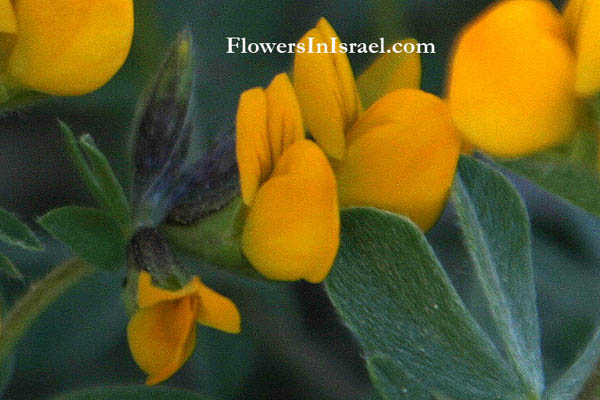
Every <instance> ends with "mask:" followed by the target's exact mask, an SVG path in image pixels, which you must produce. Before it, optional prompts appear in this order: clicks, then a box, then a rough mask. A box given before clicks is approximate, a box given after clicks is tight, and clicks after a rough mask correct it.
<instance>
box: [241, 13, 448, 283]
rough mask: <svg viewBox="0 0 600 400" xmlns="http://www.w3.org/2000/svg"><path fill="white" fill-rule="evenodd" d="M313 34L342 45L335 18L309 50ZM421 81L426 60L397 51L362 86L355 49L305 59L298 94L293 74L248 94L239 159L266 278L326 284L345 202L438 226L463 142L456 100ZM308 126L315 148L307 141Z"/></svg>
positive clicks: (250, 249)
mask: <svg viewBox="0 0 600 400" xmlns="http://www.w3.org/2000/svg"><path fill="white" fill-rule="evenodd" d="M309 38H313V39H312V40H315V41H316V43H331V42H332V40H331V38H336V41H335V42H336V43H340V40H339V38H338V37H337V34H336V32H335V31H334V30H333V28H332V27H331V25H330V24H329V23H328V22H327V21H326V20H325V19H321V20H320V21H319V23H318V24H317V26H316V27H315V28H314V29H312V30H310V31H309V32H307V33H306V35H304V36H303V37H302V38H301V39H300V43H302V42H305V41H308V40H309ZM420 74H421V71H420V60H419V56H418V55H416V54H410V55H397V54H391V53H388V54H385V55H384V56H383V57H382V58H380V59H378V60H376V61H375V63H374V64H373V65H372V66H371V67H370V68H369V69H368V70H367V71H366V72H365V74H364V75H363V76H362V77H361V78H360V79H359V83H358V85H357V82H356V81H355V79H354V75H353V73H352V69H351V66H350V62H349V60H348V58H347V56H346V54H344V53H342V52H335V53H327V54H325V53H298V54H296V56H295V60H294V68H293V87H292V85H291V84H290V83H289V80H288V78H287V76H286V75H285V74H281V75H278V76H277V77H276V78H275V79H274V80H273V82H272V83H271V85H270V86H269V87H268V88H267V89H266V90H263V89H261V88H254V89H250V90H248V91H246V92H244V93H243V94H242V96H241V97H240V102H239V106H238V118H237V155H238V164H239V169H240V180H241V187H242V197H243V199H244V202H245V204H246V205H247V207H248V216H247V219H246V223H245V226H244V231H243V238H242V249H243V252H244V254H245V255H246V257H247V258H248V260H249V261H250V262H251V263H252V265H253V266H254V267H255V268H256V269H257V270H258V271H259V272H261V273H262V274H263V275H265V276H266V277H268V278H271V279H281V280H297V279H301V278H303V279H306V280H308V281H310V282H320V281H322V280H323V279H325V277H326V276H327V274H328V272H329V270H330V268H331V266H332V264H333V260H334V258H335V255H336V252H337V248H338V243H339V211H338V208H339V207H353V206H371V207H378V208H381V209H384V210H388V211H392V212H395V213H398V214H403V215H406V216H408V217H410V218H411V219H412V220H413V221H414V222H415V223H416V224H418V225H419V226H420V227H421V228H422V229H424V230H427V229H429V228H430V227H431V226H432V225H433V224H434V222H435V221H436V220H437V218H438V217H439V215H440V213H441V211H442V209H443V206H444V203H445V199H446V197H447V195H448V191H449V189H450V186H451V184H452V180H453V177H454V171H455V168H456V163H457V160H458V155H459V150H460V140H459V138H458V136H457V134H456V132H455V130H454V128H453V125H452V122H451V118H450V113H449V110H448V107H447V105H446V103H445V102H444V101H443V100H441V99H439V98H438V97H436V96H434V95H432V94H429V93H425V92H423V91H421V90H419V89H418V88H417V87H418V86H419V84H420ZM359 87H363V88H365V90H363V92H364V94H363V93H359V89H358V88H359ZM364 106H369V107H368V108H367V109H366V110H364V109H363V107H364ZM301 116H302V117H301ZM302 119H304V121H305V123H306V126H307V128H308V132H309V133H310V136H311V137H312V138H313V139H314V142H313V141H310V140H306V139H304V135H305V132H304V128H303V122H302Z"/></svg>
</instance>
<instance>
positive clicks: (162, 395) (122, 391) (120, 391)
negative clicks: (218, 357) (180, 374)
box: [52, 385, 209, 400]
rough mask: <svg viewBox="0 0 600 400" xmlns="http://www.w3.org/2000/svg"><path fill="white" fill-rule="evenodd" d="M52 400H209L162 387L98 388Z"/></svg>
mask: <svg viewBox="0 0 600 400" xmlns="http://www.w3.org/2000/svg"><path fill="white" fill-rule="evenodd" d="M52 399H53V400H114V399H118V400H139V399H145V400H209V398H208V397H205V396H202V395H200V394H197V393H193V392H189V391H187V390H182V389H176V388H170V387H164V386H162V387H161V386H156V387H149V386H141V385H139V386H138V385H131V386H100V387H93V388H89V389H83V390H78V391H75V392H71V393H67V394H61V395H58V396H56V397H53V398H52Z"/></svg>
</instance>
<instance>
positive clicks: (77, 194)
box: [0, 0, 600, 400]
mask: <svg viewBox="0 0 600 400" xmlns="http://www.w3.org/2000/svg"><path fill="white" fill-rule="evenodd" d="M489 3H490V1H488V0H477V1H469V0H407V1H393V0H371V1H349V0H344V1H335V2H333V1H315V0H308V1H302V2H300V1H294V0H287V1H267V0H260V1H257V0H254V1H221V0H205V1H192V0H179V1H177V2H173V1H167V0H161V1H152V0H143V1H142V0H140V1H137V2H136V32H135V39H134V44H133V49H132V52H131V55H130V57H129V59H128V61H127V63H126V65H125V66H124V67H123V69H122V70H121V71H120V72H119V74H118V75H117V76H116V77H115V78H114V79H113V80H112V81H111V82H110V83H109V84H108V85H106V86H105V87H104V88H102V89H101V90H99V91H97V92H96V93H93V94H90V95H87V96H83V97H78V98H64V99H52V100H50V101H47V102H44V103H42V104H39V105H36V106H34V107H31V108H29V109H26V110H24V111H21V112H18V113H13V114H10V115H8V116H3V117H0V130H1V131H2V134H1V135H0V168H1V171H2V177H3V179H1V180H0V194H1V197H0V206H2V207H4V208H7V209H9V210H11V211H13V212H16V213H17V214H18V215H20V216H21V217H23V218H25V219H27V220H28V221H29V222H31V225H32V226H34V222H33V221H34V219H35V217H36V216H40V215H42V214H43V213H44V212H46V211H48V210H49V209H51V208H54V207H58V206H62V205H70V204H77V205H91V204H92V201H91V198H90V197H89V196H88V195H87V194H86V193H85V191H84V188H83V185H82V184H81V182H79V180H78V179H77V176H76V174H75V172H74V170H73V169H72V168H71V165H70V162H69V160H68V159H67V157H66V155H65V153H64V152H63V144H62V142H61V136H60V135H59V131H58V129H57V124H56V118H60V119H62V120H63V121H65V122H67V123H68V124H69V125H71V126H72V128H73V130H74V131H76V132H78V133H83V132H89V133H91V134H92V135H93V136H94V137H95V139H96V142H97V144H98V146H99V147H100V148H101V149H102V150H103V151H104V152H105V153H106V154H107V156H108V157H109V159H110V161H111V162H112V164H113V167H114V168H115V169H116V170H117V173H118V175H119V177H120V178H121V180H122V181H123V182H127V181H128V178H129V170H128V160H129V158H128V157H129V153H128V146H129V132H130V124H131V118H132V114H133V110H134V107H135V102H136V98H137V96H138V95H139V94H140V92H141V91H142V89H143V88H144V86H145V84H146V82H147V80H148V79H149V78H151V77H152V75H153V74H154V73H155V71H156V68H157V66H158V63H159V62H160V60H161V56H162V53H163V52H164V50H165V48H166V47H167V45H168V43H169V42H170V41H171V40H173V39H174V38H175V35H176V33H177V32H178V31H179V30H180V29H182V28H183V27H185V26H188V27H190V28H191V30H192V31H193V33H194V38H195V43H196V50H197V52H196V55H197V65H198V68H197V71H198V75H197V98H198V109H199V113H200V127H201V129H202V132H203V133H204V134H206V135H210V134H211V133H212V132H216V131H218V130H219V129H220V128H221V127H222V126H224V125H227V124H230V123H231V122H232V120H233V116H234V114H235V107H236V103H237V99H238V96H239V94H240V93H241V92H242V91H243V90H245V89H248V88H250V87H252V86H258V85H261V86H264V85H266V84H267V83H268V82H269V81H270V79H271V78H272V77H273V76H274V75H275V74H276V73H278V72H281V71H284V70H288V69H289V68H290V66H291V62H292V56H291V55H264V54H246V55H244V54H226V50H227V40H226V37H228V36H240V37H246V38H247V39H248V40H249V41H259V42H295V41H296V40H298V39H299V38H300V36H301V35H302V34H303V33H304V32H305V31H307V30H308V29H310V28H311V27H313V26H314V24H315V23H316V22H317V20H318V19H319V18H320V17H321V16H325V17H327V18H328V20H329V21H330V22H331V24H332V25H333V27H334V28H335V29H336V30H337V32H338V34H339V35H340V37H341V38H342V40H344V41H346V42H370V41H375V40H377V38H379V37H381V36H384V37H386V38H387V39H390V40H392V39H397V38H402V37H405V36H409V35H410V36H414V37H416V38H417V39H418V40H420V41H423V42H433V43H435V45H436V48H437V51H438V53H437V54H435V55H425V56H424V57H423V65H424V70H423V84H422V86H423V88H424V89H425V90H427V91H431V92H434V93H437V94H441V93H442V92H443V85H444V74H445V65H446V62H447V56H448V52H449V48H450V46H451V43H452V38H453V37H454V36H455V35H456V33H457V31H458V30H459V29H460V27H461V26H463V25H464V24H465V23H466V22H467V21H469V20H470V19H471V18H472V17H473V16H474V15H476V14H477V13H478V12H479V11H481V10H482V9H483V8H484V7H485V6H486V5H487V4H489ZM372 59H373V56H372V55H370V56H368V55H358V54H355V55H352V56H351V63H352V65H353V68H354V70H355V72H360V71H361V70H362V69H363V68H364V67H365V66H366V65H368V64H369V63H370V62H371V61H372ZM199 137H206V136H199ZM513 179H514V181H515V182H516V183H517V185H518V187H519V189H520V190H521V193H522V194H523V195H524V197H525V199H526V202H527V205H528V209H529V212H530V217H531V222H532V229H533V246H534V249H533V258H534V265H535V266H536V284H537V288H538V302H539V308H540V314H541V318H542V329H543V351H544V357H545V364H546V365H545V366H546V370H547V376H548V377H549V379H550V380H551V379H552V377H555V376H556V375H557V374H558V373H560V371H562V370H563V369H564V368H565V367H566V366H567V364H568V363H569V362H570V361H571V360H572V359H573V358H574V357H575V354H576V352H577V351H578V350H580V349H581V347H582V346H583V345H584V341H585V338H586V337H587V336H588V335H589V333H590V330H591V329H592V328H593V326H594V325H595V323H596V321H597V319H598V310H599V309H600V307H599V300H600V299H599V296H598V294H599V293H600V290H599V289H600V287H599V286H600V269H599V268H598V267H597V266H598V265H599V264H600V251H599V246H597V243H598V240H599V238H600V222H599V221H598V220H597V219H595V218H592V217H590V216H589V215H587V214H586V213H584V212H582V211H580V210H577V209H574V208H573V207H569V206H567V205H566V204H564V203H562V202H560V201H558V200H557V199H555V198H553V197H551V196H549V195H547V194H546V193H544V192H542V191H540V190H539V189H537V188H535V187H533V186H532V185H530V184H528V183H527V182H525V181H524V180H522V179H519V178H516V177H513ZM428 237H429V238H430V239H431V242H432V244H433V246H434V248H435V250H436V252H437V253H438V255H439V257H440V258H441V259H442V261H443V262H444V263H445V266H446V268H447V270H448V272H449V273H450V275H451V277H452V279H453V280H454V282H455V284H456V286H457V287H458V288H459V290H460V292H461V293H462V294H463V297H464V298H465V300H466V302H467V304H469V305H470V306H471V308H472V309H473V311H474V312H475V314H476V315H478V316H479V318H480V320H481V321H482V323H483V324H484V325H485V319H486V316H485V315H483V314H482V313H481V312H480V311H479V310H478V308H477V304H478V303H479V301H478V289H477V286H476V285H475V284H474V283H473V281H472V279H471V273H470V268H471V267H470V265H469V262H468V260H467V258H466V254H465V251H464V249H463V247H462V244H461V242H460V235H459V232H458V228H457V227H456V225H455V219H454V216H453V212H452V210H446V212H445V214H444V216H443V218H442V219H441V221H440V222H439V223H438V224H437V226H436V227H435V228H434V229H433V230H432V231H431V232H430V233H429V234H428ZM46 239H47V240H46V242H47V243H48V250H47V252H46V253H44V254H43V256H41V258H40V256H39V255H33V256H32V255H30V254H28V253H25V252H20V251H15V250H14V249H8V248H7V249H5V248H1V249H0V250H2V251H3V252H5V253H6V254H7V255H9V257H11V258H12V259H13V260H15V261H16V262H17V264H18V266H19V267H20V268H21V269H22V271H23V272H24V274H25V276H26V283H18V282H14V281H9V280H3V281H2V286H3V287H4V288H5V290H4V291H5V293H4V294H5V298H6V303H5V305H4V307H5V308H6V307H8V305H9V304H10V303H11V302H12V301H14V299H15V298H16V297H18V296H19V295H20V294H22V293H23V291H24V290H25V289H26V286H27V285H28V284H30V283H32V282H35V281H36V280H37V279H39V278H40V277H41V276H43V275H44V274H45V273H46V272H47V271H48V270H49V269H50V268H51V267H52V266H53V265H54V264H55V263H57V262H59V261H60V260H62V259H64V258H66V257H68V251H67V250H66V249H65V248H64V247H61V245H59V244H57V243H56V242H53V241H52V240H50V239H48V238H46ZM186 262H187V264H188V265H189V266H190V267H191V268H197V269H198V270H199V271H201V273H202V276H203V279H204V280H206V281H207V282H208V283H209V284H210V285H212V286H213V287H215V288H216V289H217V290H220V291H221V292H222V293H224V294H227V295H229V296H230V297H232V298H233V300H234V301H235V302H236V303H237V304H238V306H239V308H240V310H241V312H242V317H243V333H242V334H241V335H237V336H231V335H227V334H223V333H221V332H218V331H214V330H211V329H209V328H201V329H200V331H199V334H198V345H197V348H196V351H195V353H194V355H193V356H192V358H191V360H190V361H189V362H188V363H187V364H186V365H185V366H184V367H183V368H182V369H181V370H180V371H179V372H178V373H177V374H176V375H175V376H174V377H173V378H172V379H170V380H169V381H167V382H166V385H170V386H177V387H183V388H188V389H192V390H194V391H197V392H200V393H205V394H208V395H212V396H213V397H214V398H217V399H367V398H371V396H373V395H374V394H373V392H372V388H371V386H370V384H369V380H368V376H367V374H366V371H365V369H364V366H363V363H362V358H361V354H360V349H359V348H358V347H357V345H356V343H355V342H354V341H353V339H352V337H351V336H350V335H349V333H348V332H347V331H346V329H345V328H344V327H343V326H342V324H341V323H340V322H339V321H338V319H337V318H336V315H335V312H334V311H333V310H332V308H331V306H330V304H329V302H328V300H327V297H326V296H325V294H324V292H323V290H322V288H321V287H320V286H318V285H309V284H305V283H295V284H280V283H273V284H264V283H257V282H249V281H247V280H243V279H240V278H236V277H234V276H231V275H227V274H223V273H219V272H218V271H215V270H214V269H212V268H210V267H207V266H204V265H199V264H197V263H196V264H194V263H193V262H192V261H190V260H187V261H186ZM123 278H124V273H121V274H108V273H97V274H96V275H94V276H93V277H91V278H89V279H87V280H85V281H84V282H82V283H81V284H80V285H79V286H77V287H76V288H74V289H72V290H71V291H69V292H68V293H67V295H65V296H64V297H62V298H61V299H60V300H59V301H58V302H56V303H55V304H54V305H52V306H51V308H50V309H49V310H48V311H47V312H46V313H44V314H43V315H42V317H41V318H40V319H39V320H38V321H37V322H36V323H35V325H34V326H33V328H32V329H31V330H30V332H29V333H28V334H27V336H26V337H25V338H24V339H23V340H22V342H21V343H20V344H19V346H18V350H17V353H16V364H15V371H14V377H13V379H12V381H11V383H10V385H9V386H8V388H7V390H6V392H5V394H4V396H5V398H7V399H14V400H19V399H23V400H31V399H43V398H48V397H51V396H53V395H56V394H58V393H61V392H64V391H70V390H74V389H78V388H83V387H88V386H91V385H100V384H123V383H142V382H143V380H144V375H143V373H142V372H141V371H140V370H139V369H138V368H137V367H136V365H135V364H134V362H133V360H132V358H131V356H130V354H129V351H128V348H127V343H126V337H125V328H126V324H127V316H126V315H125V311H124V307H123V305H122V303H121V299H120V292H121V290H122V286H121V285H122V281H123ZM372 398H375V397H372Z"/></svg>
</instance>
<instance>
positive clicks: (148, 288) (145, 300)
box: [137, 271, 202, 308]
mask: <svg viewBox="0 0 600 400" xmlns="http://www.w3.org/2000/svg"><path fill="white" fill-rule="evenodd" d="M201 285H202V283H201V282H200V279H199V278H198V277H197V276H194V277H193V278H192V279H191V280H190V281H189V282H188V283H187V285H185V286H184V287H183V288H181V289H179V290H174V291H171V290H166V289H162V288H160V287H158V286H154V284H152V277H151V276H150V274H149V273H148V272H146V271H141V272H140V275H139V278H138V292H137V303H138V307H140V308H146V307H151V306H154V305H156V304H158V303H160V302H163V301H173V300H177V299H181V298H183V297H186V296H197V295H198V290H199V288H200V287H201Z"/></svg>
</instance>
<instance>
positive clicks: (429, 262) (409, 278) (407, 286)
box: [326, 208, 529, 399]
mask: <svg viewBox="0 0 600 400" xmlns="http://www.w3.org/2000/svg"><path fill="white" fill-rule="evenodd" d="M326 288H327V292H328V294H329V296H330V298H331V300H332V302H333V304H334V306H335V307H336V309H337V310H338V312H339V313H340V315H341V317H342V319H343V320H344V321H345V322H346V323H347V324H348V326H349V327H350V329H351V330H352V331H353V332H354V333H355V334H356V336H357V337H358V339H359V341H360V343H361V345H362V346H363V349H364V351H365V353H366V355H367V357H369V356H372V355H376V354H386V355H387V356H389V357H390V359H392V360H393V361H394V362H395V363H396V364H397V366H398V368H399V369H400V370H402V371H404V375H405V376H406V379H410V380H414V381H417V382H419V384H420V385H421V386H423V387H426V388H427V390H430V391H431V392H432V393H434V395H436V397H438V395H442V396H447V397H450V398H455V399H491V398H502V399H525V398H529V397H528V393H527V388H525V387H523V385H522V384H521V383H520V382H519V380H518V378H517V376H516V374H515V373H514V371H513V370H512V369H511V368H510V367H509V366H508V365H507V363H506V362H505V361H504V360H503V359H502V357H501V355H500V354H499V352H498V351H497V350H496V348H495V347H494V345H493V343H492V342H491V340H490V339H489V337H488V336H487V335H486V334H485V332H483V330H482V329H481V328H480V327H479V325H478V324H477V323H476V322H475V320H474V319H473V317H472V316H471V314H470V313H469V312H468V311H467V310H466V308H465V306H464V304H463V302H462V300H461V299H460V298H459V296H458V294H457V293H456V290H455V289H454V287H453V286H452V284H451V282H450V280H449V279H448V276H447V275H446V273H445V271H444V270H443V268H442V266H441V265H440V263H439V261H438V260H437V258H436V257H435V255H434V253H433V250H432V249H431V247H430V246H429V244H428V243H427V240H426V238H425V236H424V235H423V233H422V232H421V231H420V230H419V228H418V227H416V226H415V225H414V224H413V223H412V222H410V221H409V220H408V219H406V218H404V217H401V216H398V215H395V214H391V213H388V212H384V211H379V210H375V209H369V208H354V209H349V210H346V211H344V212H343V213H342V236H341V246H340V249H339V253H338V257H337V259H336V262H335V265H334V267H333V269H332V271H331V273H330V274H329V277H328V278H327V280H326Z"/></svg>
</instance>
